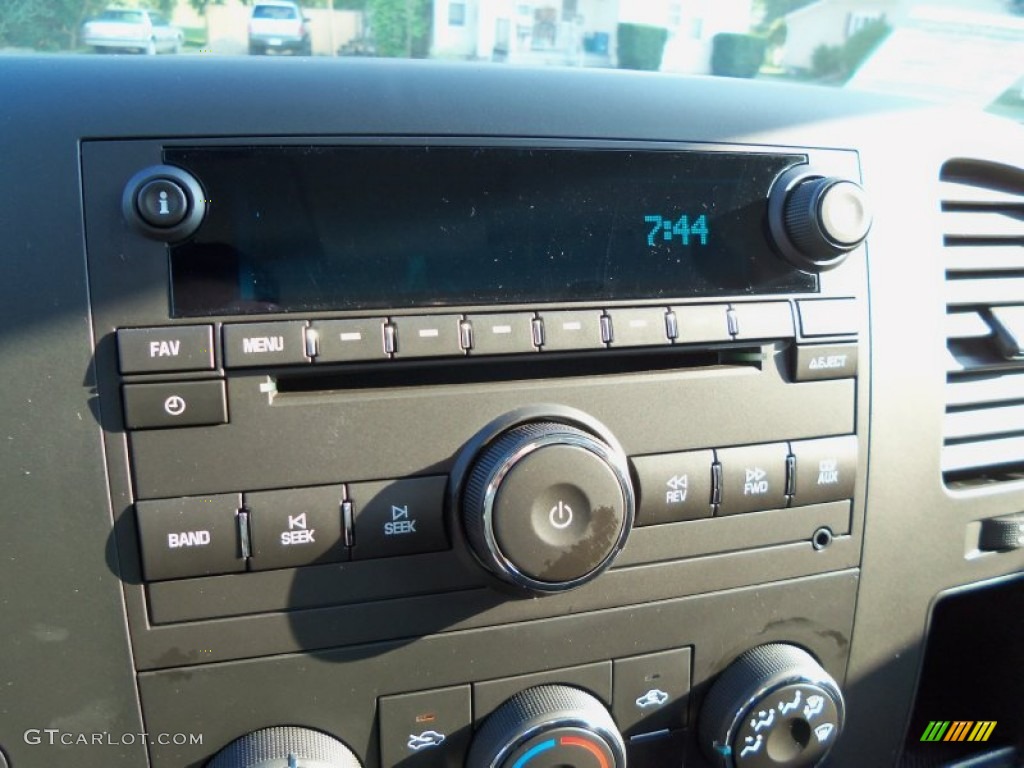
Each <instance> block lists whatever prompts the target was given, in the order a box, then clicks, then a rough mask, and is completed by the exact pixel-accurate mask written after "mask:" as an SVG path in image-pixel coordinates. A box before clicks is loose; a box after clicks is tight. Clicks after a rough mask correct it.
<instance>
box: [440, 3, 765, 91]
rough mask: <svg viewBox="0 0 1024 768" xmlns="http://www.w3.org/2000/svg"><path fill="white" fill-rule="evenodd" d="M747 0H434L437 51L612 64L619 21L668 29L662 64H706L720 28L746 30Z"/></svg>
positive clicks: (691, 68)
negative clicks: (712, 42)
mask: <svg viewBox="0 0 1024 768" xmlns="http://www.w3.org/2000/svg"><path fill="white" fill-rule="evenodd" d="M751 5H752V0H686V1H685V2H684V1H683V0H534V2H524V1H523V0H434V24H433V35H434V37H433V45H432V48H431V55H432V56H434V57H437V58H458V59H477V60H488V61H494V60H497V61H508V62H512V63H521V64H563V65H566V64H567V65H572V66H615V65H616V57H615V51H616V31H617V29H618V25H619V24H620V23H622V22H630V23H637V24H650V25H653V26H658V27H664V28H666V29H668V31H669V41H668V43H667V45H666V47H665V55H664V57H663V65H662V69H665V70H669V71H676V72H689V73H706V72H709V71H710V61H711V41H712V39H713V38H714V36H715V35H716V34H718V33H719V32H747V31H748V30H749V27H750V13H751Z"/></svg>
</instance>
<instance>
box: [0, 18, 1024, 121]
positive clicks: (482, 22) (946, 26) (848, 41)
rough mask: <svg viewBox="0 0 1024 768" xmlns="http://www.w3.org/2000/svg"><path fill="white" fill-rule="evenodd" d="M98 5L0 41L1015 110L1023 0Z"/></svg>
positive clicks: (1020, 83) (27, 48) (17, 29)
mask: <svg viewBox="0 0 1024 768" xmlns="http://www.w3.org/2000/svg"><path fill="white" fill-rule="evenodd" d="M106 5H107V4H106V3H105V2H102V0H78V2H74V3H69V2H64V1H63V0H7V1H6V2H5V3H3V5H2V6H0V8H2V10H0V52H4V53H11V52H15V53H26V52H35V53H73V54H78V55H92V54H96V53H111V52H113V53H140V54H176V55H192V56H218V55H219V56H237V55H254V56H255V55H259V56H263V55H290V56H318V57H337V58H340V57H346V56H379V57H412V58H432V59H443V60H446V61H467V62H470V61H472V62H490V63H493V64H495V65H502V66H533V67H538V66H539V67H590V68H608V69H614V68H623V69H640V70H651V71H660V72H666V73H677V74H689V75H710V76H720V77H740V78H753V79H760V80H775V81H796V82H802V83H812V84H816V85H821V86H826V87H831V88H848V89H856V90H869V91H881V92H885V93H890V94H895V95H900V96H907V97H911V98H918V99H924V100H929V101H935V102H942V103H948V104H957V105H961V106H968V107H972V108H979V109H987V110H989V111H993V112H997V113H1001V114H1005V115H1007V116H1010V117H1013V118H1015V119H1024V0H920V1H914V0H539V1H535V2H519V1H518V0H308V1H307V2H305V3H302V4H295V3H288V2H283V1H281V2H274V3H254V2H253V1H252V0H155V2H154V3H153V6H152V8H153V10H159V11H160V12H161V13H163V14H164V15H165V16H166V17H167V19H168V21H167V22H166V24H168V25H170V31H169V32H168V30H166V29H165V30H163V31H162V32H161V33H160V34H159V35H157V34H156V33H154V37H153V39H151V40H146V41H139V40H128V39H126V40H120V41H119V40H118V39H117V37H116V35H114V34H113V33H112V32H110V31H109V30H108V31H107V32H105V33H104V34H103V35H102V36H99V35H96V34H90V26H89V24H88V22H90V21H103V22H125V23H136V24H137V23H142V22H144V17H143V14H142V13H141V9H142V8H143V6H141V5H139V6H135V3H133V2H130V0H129V1H128V2H125V3H122V4H118V7H105V6H106ZM122 6H126V7H122ZM135 7H137V8H138V10H132V8H135ZM277 20H293V21H294V20H302V23H301V24H298V25H292V26H287V27H285V26H279V27H274V26H272V25H273V22H274V21H277ZM125 63H126V66H130V64H129V63H128V62H127V61H126V62H125Z"/></svg>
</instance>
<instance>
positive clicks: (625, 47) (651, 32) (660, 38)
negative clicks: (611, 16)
mask: <svg viewBox="0 0 1024 768" xmlns="http://www.w3.org/2000/svg"><path fill="white" fill-rule="evenodd" d="M667 40H668V30H667V29H665V28H664V27H652V26H650V25H647V24H619V29H618V45H619V49H618V54H619V68H620V69H642V70H647V71H649V72H655V71H657V70H658V69H659V68H660V67H661V56H662V54H663V53H664V52H665V42H666V41H667Z"/></svg>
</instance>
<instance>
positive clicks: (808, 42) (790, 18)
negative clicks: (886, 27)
mask: <svg viewBox="0 0 1024 768" xmlns="http://www.w3.org/2000/svg"><path fill="white" fill-rule="evenodd" d="M905 5H906V3H905V2H903V1H902V0H819V2H816V3H811V4H810V5H805V6H804V7H803V8H799V9H797V10H795V11H792V12H791V13H788V14H786V28H787V35H786V45H785V48H784V51H783V54H782V60H781V62H780V63H781V64H782V66H783V67H784V68H786V69H789V70H799V69H811V63H812V59H813V56H814V51H815V49H817V48H818V47H819V46H822V45H830V46H835V45H842V44H843V43H845V42H846V41H847V40H848V39H850V37H852V36H853V35H854V34H856V33H857V32H858V31H860V30H861V29H863V28H864V26H865V25H867V24H869V23H871V22H873V21H878V20H880V19H884V20H886V21H887V22H889V23H890V24H891V23H893V20H894V19H896V18H897V17H900V16H902V15H903V14H904V12H905V8H904V6H905Z"/></svg>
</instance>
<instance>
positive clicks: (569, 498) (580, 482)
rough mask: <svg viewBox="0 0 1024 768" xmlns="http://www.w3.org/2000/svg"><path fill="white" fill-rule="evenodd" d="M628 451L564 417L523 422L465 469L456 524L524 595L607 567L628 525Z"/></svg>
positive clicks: (631, 505) (575, 582)
mask: <svg viewBox="0 0 1024 768" xmlns="http://www.w3.org/2000/svg"><path fill="white" fill-rule="evenodd" d="M634 499H635V494H634V492H633V485H632V481H631V480H630V476H629V469H628V465H627V463H626V457H625V456H624V455H623V453H622V451H621V449H619V448H617V447H613V446H612V445H611V444H609V442H607V441H605V440H603V439H601V438H599V437H597V436H595V435H593V434H591V433H589V432H586V431H584V430H583V429H579V428H577V427H574V426H570V425H568V424H563V423H558V422H539V423H530V424H521V425H519V426H516V427H514V428H512V429H509V430H508V431H506V432H504V433H503V434H500V435H499V436H497V437H496V439H494V440H493V441H492V442H491V443H490V444H489V445H488V446H487V447H485V448H484V449H483V450H482V452H481V453H480V455H479V456H478V458H477V459H476V462H475V463H474V465H473V466H472V469H471V470H470V472H469V476H468V480H467V482H466V486H465V492H464V494H463V498H462V521H463V527H464V529H465V532H466V538H467V539H468V541H469V544H470V548H471V549H472V551H473V554H474V555H475V556H476V558H477V560H478V561H479V562H480V563H481V564H482V565H483V566H484V567H485V568H486V569H488V570H489V571H490V572H491V573H493V574H494V575H495V576H497V577H498V578H499V579H501V580H502V581H503V582H505V583H506V584H509V585H512V586H514V587H517V588H519V589H520V590H523V591H526V592H529V593H531V594H548V593H552V592H561V591H564V590H567V589H571V588H573V587H577V586H580V585H581V584H584V583H586V582H588V581H590V580H591V579H593V578H595V577H596V576H598V575H599V574H600V573H601V572H602V571H604V570H605V569H606V568H607V567H608V566H609V565H611V563H612V561H613V560H614V559H615V556H616V555H617V554H618V553H619V550H621V549H622V547H623V545H624V544H625V542H626V538H627V536H628V535H629V532H630V530H631V528H632V525H633V517H634V512H635V501H634Z"/></svg>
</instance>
